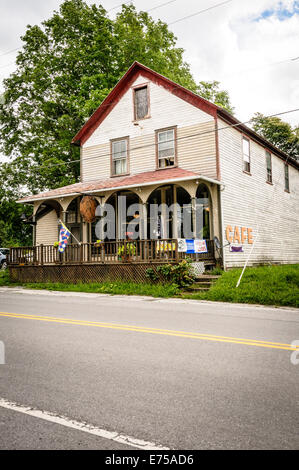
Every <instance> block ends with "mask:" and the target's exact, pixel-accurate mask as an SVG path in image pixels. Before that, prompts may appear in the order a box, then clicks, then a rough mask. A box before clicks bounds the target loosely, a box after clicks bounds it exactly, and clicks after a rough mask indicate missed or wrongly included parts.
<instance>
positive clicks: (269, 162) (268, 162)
mask: <svg viewBox="0 0 299 470" xmlns="http://www.w3.org/2000/svg"><path fill="white" fill-rule="evenodd" d="M266 167H267V182H268V183H272V155H271V153H270V152H268V151H267V150H266Z"/></svg>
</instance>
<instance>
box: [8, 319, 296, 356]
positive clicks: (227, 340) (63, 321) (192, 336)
mask: <svg viewBox="0 0 299 470" xmlns="http://www.w3.org/2000/svg"><path fill="white" fill-rule="evenodd" d="M0 316H2V317H10V318H19V319H25V320H37V321H46V322H53V323H61V324H67V325H77V326H94V327H97V328H109V329H114V330H123V331H134V332H137V333H152V334H157V335H166V336H176V337H181V338H190V339H202V340H207V341H217V342H223V343H234V344H245V345H248V346H259V347H263V348H273V349H285V350H288V351H296V350H297V349H298V348H299V346H298V348H297V347H296V346H295V347H293V346H291V345H290V344H287V343H276V342H271V341H262V340H254V339H248V338H235V337H230V336H218V335H211V334H205V333H194V332H188V331H176V330H166V329H161V328H148V327H141V326H134V325H122V324H117V323H105V322H94V321H89V320H76V319H71V318H61V317H49V316H41V315H31V314H22V313H10V312H0Z"/></svg>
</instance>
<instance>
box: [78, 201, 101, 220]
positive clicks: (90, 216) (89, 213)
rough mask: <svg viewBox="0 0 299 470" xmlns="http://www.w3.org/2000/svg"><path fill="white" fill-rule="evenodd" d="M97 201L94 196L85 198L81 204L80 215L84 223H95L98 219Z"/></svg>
mask: <svg viewBox="0 0 299 470" xmlns="http://www.w3.org/2000/svg"><path fill="white" fill-rule="evenodd" d="M96 208H97V201H96V200H95V198H94V197H92V196H84V197H83V199H82V201H81V202H80V214H81V216H82V217H83V220H84V222H89V223H90V222H93V221H94V220H95V217H96Z"/></svg>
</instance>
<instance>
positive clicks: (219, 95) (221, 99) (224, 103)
mask: <svg viewBox="0 0 299 470" xmlns="http://www.w3.org/2000/svg"><path fill="white" fill-rule="evenodd" d="M219 85H220V83H219V82H217V81H216V80H214V81H212V82H199V85H198V86H197V90H196V91H197V93H198V94H199V95H200V96H202V97H203V98H205V99H206V100H208V101H212V103H215V104H216V105H217V106H220V107H221V108H224V109H225V110H226V111H228V112H229V113H231V114H233V112H234V108H233V107H232V104H231V102H230V98H229V94H228V92H227V91H225V90H220V89H219Z"/></svg>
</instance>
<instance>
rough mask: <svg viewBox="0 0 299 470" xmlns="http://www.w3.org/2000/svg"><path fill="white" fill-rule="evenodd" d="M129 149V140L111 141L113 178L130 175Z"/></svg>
mask: <svg viewBox="0 0 299 470" xmlns="http://www.w3.org/2000/svg"><path fill="white" fill-rule="evenodd" d="M128 147H129V141H128V138H125V139H118V140H112V141H111V174H112V176H115V175H124V174H127V173H128Z"/></svg>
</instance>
